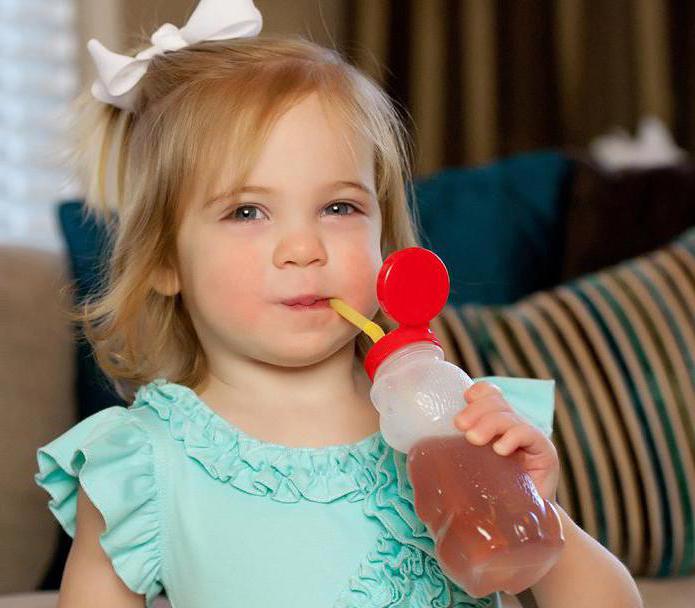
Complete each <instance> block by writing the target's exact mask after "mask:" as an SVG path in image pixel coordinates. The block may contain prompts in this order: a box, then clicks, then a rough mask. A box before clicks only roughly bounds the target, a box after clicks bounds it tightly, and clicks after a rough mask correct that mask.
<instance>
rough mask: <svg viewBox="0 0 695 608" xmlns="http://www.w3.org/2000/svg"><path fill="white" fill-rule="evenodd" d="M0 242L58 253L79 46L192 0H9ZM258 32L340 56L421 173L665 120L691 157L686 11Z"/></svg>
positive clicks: (484, 8) (491, 10)
mask: <svg viewBox="0 0 695 608" xmlns="http://www.w3.org/2000/svg"><path fill="white" fill-rule="evenodd" d="M0 6H1V7H2V9H3V19H2V23H1V24H0V28H1V29H2V36H1V37H0V40H1V42H0V99H1V103H0V108H1V109H0V128H2V132H3V137H2V138H1V142H2V143H0V163H2V171H1V172H0V175H1V176H2V177H0V180H2V181H0V236H2V238H5V239H23V238H25V237H26V236H27V235H33V237H36V235H37V234H41V235H42V238H41V242H42V243H44V244H45V245H46V246H50V245H55V246H57V245H58V239H57V235H56V233H55V230H53V229H52V227H51V225H50V223H51V222H52V221H53V220H52V216H51V214H50V213H47V210H46V207H47V206H50V205H52V204H53V203H54V202H55V199H56V197H57V196H68V195H73V194H78V193H79V186H78V185H77V184H75V183H73V182H71V181H70V176H68V175H65V170H61V169H60V168H57V167H55V166H53V162H55V158H54V155H52V154H51V153H50V152H48V153H43V152H42V149H43V146H44V144H46V143H48V142H49V141H51V142H53V143H55V141H56V139H57V140H58V141H59V138H60V128H61V123H60V121H59V120H56V119H52V118H51V117H52V116H55V115H58V114H54V113H57V112H59V111H60V110H61V109H62V108H63V107H64V105H65V103H66V101H67V100H68V99H69V98H70V97H71V96H72V95H74V93H75V92H76V90H77V88H78V87H80V86H84V85H86V84H89V83H90V82H91V81H92V79H93V78H94V71H93V66H92V64H91V60H90V59H89V57H88V54H87V51H86V48H85V44H86V41H87V40H88V39H89V38H91V37H95V38H98V39H99V40H100V41H102V42H103V43H104V44H105V45H106V46H107V47H109V48H111V49H112V50H115V51H118V52H125V51H126V50H127V49H128V48H130V46H131V45H133V44H134V43H135V42H137V39H138V38H137V36H138V35H139V36H140V37H142V38H145V39H146V38H148V37H149V35H150V34H151V33H152V32H153V31H154V30H155V29H156V27H158V26H159V25H161V24H162V23H164V22H167V21H168V22H171V23H174V24H176V25H183V23H185V20H186V19H187V17H188V16H189V15H190V13H191V12H192V10H193V7H194V6H195V2H193V1H192V0H147V1H143V0H51V2H45V1H44V0H1V2H0ZM257 6H258V8H259V9H260V10H261V12H262V13H263V16H264V31H265V32H286V33H299V34H302V35H304V36H307V37H309V38H311V39H313V40H316V41H317V42H321V43H323V44H326V45H329V46H332V47H334V48H337V49H339V50H341V51H342V52H343V53H344V54H345V55H347V56H348V57H349V58H350V59H351V60H352V61H353V62H354V63H356V64H357V65H359V66H360V67H361V68H363V69H364V70H365V71H366V72H368V73H369V74H371V75H372V76H373V77H375V78H376V79H377V80H378V81H379V82H380V83H382V84H383V86H384V87H385V89H386V90H387V91H388V92H389V93H390V94H391V96H392V97H393V98H394V99H395V100H396V101H397V102H398V103H399V104H400V105H401V106H402V107H403V108H404V109H405V110H406V111H407V113H408V115H409V116H410V117H411V119H412V120H411V121H409V125H408V126H409V129H410V131H411V133H412V135H413V136H414V138H415V141H416V143H417V147H416V150H417V158H416V159H415V161H416V163H415V169H416V173H417V174H418V175H423V174H427V173H431V172H433V171H436V170H438V169H441V168H442V167H446V166H462V165H475V164H480V163H484V162H487V161H490V160H493V159H495V158H499V157H502V156H506V155H510V154H513V153H517V152H521V151H525V150H532V149H536V148H542V147H548V146H562V147H580V148H582V147H583V148H587V147H588V146H589V144H590V143H591V142H592V141H593V140H594V139H595V138H597V137H598V136H600V135H603V134H606V133H609V132H611V131H613V130H615V129H618V128H620V129H623V130H624V131H625V132H627V133H628V134H632V135H637V134H638V132H639V126H640V121H641V120H642V119H644V118H647V117H653V118H657V119H659V120H660V121H661V122H662V123H663V125H664V127H665V128H666V129H667V130H668V133H670V134H671V135H672V136H673V138H674V140H675V144H676V145H677V146H679V147H680V148H683V149H685V150H692V148H693V147H694V146H695V111H694V110H693V104H692V103H691V99H692V97H693V92H694V91H695V65H694V63H695V62H694V61H693V60H692V59H693V57H694V53H695V3H693V2H690V1H688V0H610V1H609V0H427V1H424V0H392V1H390V0H292V1H291V2H288V1H284V0H259V1H258V2H257Z"/></svg>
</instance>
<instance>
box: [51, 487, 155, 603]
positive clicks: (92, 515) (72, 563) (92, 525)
mask: <svg viewBox="0 0 695 608" xmlns="http://www.w3.org/2000/svg"><path fill="white" fill-rule="evenodd" d="M105 528H106V525H105V523H104V519H103V517H102V516H101V513H99V511H98V509H97V508H96V507H95V506H94V505H93V504H92V501H91V500H89V498H88V497H87V495H86V494H85V493H84V491H83V490H82V488H81V487H80V488H79V489H78V495H77V523H76V530H75V539H74V540H73V542H72V546H71V547H70V553H69V554H68V559H67V562H66V564H65V571H64V572H63V580H62V582H61V585H60V596H59V600H58V608H82V607H83V606H84V607H85V608H87V607H89V608H92V607H93V606H99V607H100V608H143V606H145V596H144V595H141V594H138V593H134V592H133V591H131V590H130V589H128V587H127V586H126V585H125V583H124V582H123V581H122V580H121V579H120V578H119V576H118V575H117V574H116V572H115V571H114V569H113V566H112V565H111V560H109V558H108V556H107V555H106V553H104V550H103V549H102V547H101V545H100V544H99V535H100V534H102V532H103V531H104V529H105Z"/></svg>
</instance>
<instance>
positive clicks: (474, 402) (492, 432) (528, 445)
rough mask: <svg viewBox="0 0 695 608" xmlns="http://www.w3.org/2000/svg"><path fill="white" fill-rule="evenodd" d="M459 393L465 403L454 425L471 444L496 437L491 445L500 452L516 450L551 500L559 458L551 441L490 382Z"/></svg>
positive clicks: (534, 481)
mask: <svg viewBox="0 0 695 608" xmlns="http://www.w3.org/2000/svg"><path fill="white" fill-rule="evenodd" d="M463 397H464V399H465V400H466V402H467V405H466V407H465V408H464V409H463V410H461V412H460V413H459V414H457V415H456V417H455V418H454V424H455V425H456V428H458V429H459V430H460V431H463V432H464V433H465V437H466V439H467V440H468V441H469V442H470V443H472V444H474V445H480V446H483V445H486V444H487V443H488V442H489V441H491V440H492V439H496V441H495V442H494V443H493V445H492V448H493V449H494V450H495V452H496V453H497V454H500V455H501V456H509V455H511V454H513V453H515V452H516V453H517V455H518V457H519V462H520V463H521V464H522V466H523V467H524V470H525V471H526V472H527V473H528V474H529V476H530V477H531V479H532V481H533V484H534V485H535V486H536V490H538V493H539V494H540V495H541V497H542V498H545V499H547V500H549V501H551V502H555V500H556V493H557V485H558V482H559V479H560V461H559V459H558V456H557V450H556V449H555V446H554V445H553V442H552V441H550V439H548V438H547V437H546V436H545V435H544V434H543V432H542V431H540V430H539V429H537V428H536V427H535V426H533V425H532V424H528V423H527V422H526V421H525V420H523V419H522V418H521V417H520V416H519V415H518V414H516V413H515V412H514V409H513V408H512V406H511V405H509V403H508V402H507V400H506V399H505V398H504V395H503V393H502V390H501V389H500V388H499V387H498V386H496V385H494V384H492V383H491V382H486V381H480V382H476V383H475V384H474V385H473V386H471V387H470V388H469V389H468V390H466V392H464V394H463Z"/></svg>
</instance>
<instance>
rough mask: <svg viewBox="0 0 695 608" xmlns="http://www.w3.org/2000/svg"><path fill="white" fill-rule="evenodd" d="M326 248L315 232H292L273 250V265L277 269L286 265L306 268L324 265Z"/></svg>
mask: <svg viewBox="0 0 695 608" xmlns="http://www.w3.org/2000/svg"><path fill="white" fill-rule="evenodd" d="M326 257H327V256H326V248H325V247H324V245H323V241H322V240H321V238H320V236H319V235H318V234H317V233H316V231H312V230H309V229H306V230H302V231H297V232H294V233H293V234H292V235H287V236H286V237H285V238H283V239H282V240H281V241H280V243H278V246H277V247H276V249H275V264H276V266H278V267H279V268H282V267H283V266H286V265H287V264H294V265H296V266H308V265H309V264H319V265H321V266H322V265H324V264H325V263H326Z"/></svg>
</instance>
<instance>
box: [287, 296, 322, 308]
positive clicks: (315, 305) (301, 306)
mask: <svg viewBox="0 0 695 608" xmlns="http://www.w3.org/2000/svg"><path fill="white" fill-rule="evenodd" d="M283 306H286V307H287V308H289V309H291V310H296V311H302V310H321V309H324V308H329V305H328V298H324V299H323V300H316V302H314V303H313V304H310V305H305V304H283Z"/></svg>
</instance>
